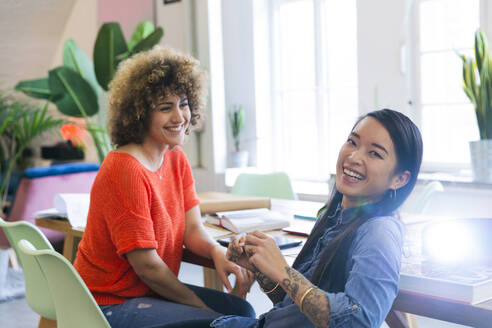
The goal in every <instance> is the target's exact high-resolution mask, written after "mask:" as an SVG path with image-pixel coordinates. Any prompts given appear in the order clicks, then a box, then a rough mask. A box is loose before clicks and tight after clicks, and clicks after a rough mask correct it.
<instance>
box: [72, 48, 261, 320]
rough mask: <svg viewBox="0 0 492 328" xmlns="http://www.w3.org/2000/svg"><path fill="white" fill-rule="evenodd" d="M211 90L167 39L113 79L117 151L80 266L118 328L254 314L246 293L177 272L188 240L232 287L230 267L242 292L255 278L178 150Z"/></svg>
mask: <svg viewBox="0 0 492 328" xmlns="http://www.w3.org/2000/svg"><path fill="white" fill-rule="evenodd" d="M206 88H207V85H206V79H205V74H204V72H203V71H202V70H201V69H200V68H199V63H198V61H196V60H195V59H193V58H191V57H189V56H185V55H182V54H179V53H177V52H175V51H174V50H171V49H165V48H161V47H155V48H154V49H152V50H150V51H146V52H142V53H139V54H136V55H135V56H133V57H131V58H130V59H127V60H125V61H124V62H122V63H121V64H120V66H119V68H118V71H117V73H116V74H115V77H114V79H113V81H112V82H111V84H110V87H109V113H108V127H109V131H110V136H111V141H112V143H113V144H114V145H115V147H116V150H114V151H111V152H110V153H109V154H108V155H107V157H106V158H105V160H104V162H103V164H102V165H101V168H100V170H99V172H98V175H97V177H96V179H95V181H94V185H93V187H92V190H91V199H90V208H89V214H88V219H87V226H86V228H85V232H84V236H83V238H82V241H81V242H80V244H79V248H78V253H77V257H76V260H75V268H76V269H77V271H78V272H79V273H80V275H81V277H82V278H83V279H84V281H85V283H86V284H87V286H88V288H89V290H90V291H91V292H92V294H93V295H94V298H95V299H96V301H97V303H98V304H99V305H100V307H101V309H102V311H103V313H104V315H105V316H106V318H107V319H108V322H109V323H110V325H111V326H112V327H155V326H165V325H166V324H171V323H176V324H179V325H180V326H183V325H184V324H185V323H188V324H189V325H190V326H192V327H200V326H201V325H205V326H208V323H210V322H211V321H212V320H213V319H214V318H216V317H218V316H220V315H222V314H237V315H242V316H248V317H254V315H255V314H254V311H253V309H252V307H251V305H250V304H249V303H247V302H246V301H244V300H243V299H241V298H240V297H237V296H235V295H230V294H225V293H222V292H218V291H214V290H210V289H206V288H202V287H197V286H191V285H185V284H183V283H181V282H180V281H179V280H178V278H177V276H178V272H179V267H180V264H181V257H182V252H183V246H186V248H187V249H189V250H191V251H192V252H194V253H196V254H199V255H201V256H205V257H208V258H211V259H212V260H213V261H214V264H215V268H216V270H217V272H218V274H219V275H220V277H221V279H222V281H223V283H224V285H225V286H226V288H227V289H228V290H229V291H231V289H232V288H231V285H230V282H229V281H228V278H227V276H228V275H229V274H230V273H234V274H235V275H236V280H237V282H238V285H239V292H240V294H241V296H242V297H244V296H245V294H246V293H247V292H248V290H249V287H250V285H251V280H252V276H251V275H249V274H248V272H247V270H245V269H243V268H240V267H239V266H238V265H237V264H235V263H233V262H230V261H228V260H227V259H226V257H225V250H224V249H223V248H222V247H221V246H219V245H218V244H217V243H216V242H215V241H214V240H212V239H211V238H210V237H209V236H208V234H207V232H206V231H205V230H204V229H203V226H202V224H201V221H200V209H199V206H198V204H199V200H198V198H197V196H196V193H195V186H194V180H193V177H192V173H191V169H190V166H189V164H188V161H187V159H186V156H185V154H184V153H183V151H182V150H181V148H180V145H181V144H182V143H183V142H184V140H185V135H187V134H189V132H190V129H191V128H192V127H193V126H195V125H196V124H197V123H198V122H199V119H200V113H201V111H202V109H203V107H204V105H205V99H206Z"/></svg>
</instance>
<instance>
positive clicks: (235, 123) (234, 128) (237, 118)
mask: <svg viewBox="0 0 492 328" xmlns="http://www.w3.org/2000/svg"><path fill="white" fill-rule="evenodd" d="M228 114H229V124H230V125H231V132H232V138H233V139H234V151H233V152H232V153H231V166H232V167H244V166H247V165H248V152H247V151H246V150H241V148H240V138H239V137H240V135H241V132H242V131H243V128H244V111H243V106H241V105H233V106H231V107H229V113H228Z"/></svg>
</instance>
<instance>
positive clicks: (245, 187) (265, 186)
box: [231, 172, 297, 200]
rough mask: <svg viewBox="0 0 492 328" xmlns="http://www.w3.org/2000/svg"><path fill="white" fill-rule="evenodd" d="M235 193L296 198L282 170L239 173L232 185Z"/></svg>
mask: <svg viewBox="0 0 492 328" xmlns="http://www.w3.org/2000/svg"><path fill="white" fill-rule="evenodd" d="M231 193H233V194H237V195H248V196H262V197H272V198H281V199H292V200H294V199H297V195H296V193H295V192H294V190H293V189H292V184H291V183H290V178H289V176H288V175H287V174H285V173H284V172H276V173H268V174H252V173H241V174H240V175H239V176H238V177H237V179H236V182H235V183H234V186H233V187H232V190H231Z"/></svg>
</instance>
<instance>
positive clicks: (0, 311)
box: [0, 263, 465, 328]
mask: <svg viewBox="0 0 492 328" xmlns="http://www.w3.org/2000/svg"><path fill="white" fill-rule="evenodd" d="M179 278H180V280H181V281H183V282H186V283H191V284H196V285H203V275H202V269H201V267H199V266H196V265H191V264H187V263H184V264H183V266H182V268H181V271H180V275H179ZM247 300H248V301H249V302H250V303H251V304H252V305H253V307H254V309H255V311H256V313H257V314H261V313H263V312H265V311H267V310H268V309H270V307H271V303H270V301H269V299H268V298H267V297H266V296H265V295H264V294H263V293H262V292H261V291H260V290H259V288H258V286H257V285H256V284H255V285H254V286H253V288H252V290H251V293H250V294H248V297H247ZM38 321H39V316H38V315H37V314H36V313H35V312H33V311H32V310H31V309H30V308H29V306H28V305H27V302H26V300H25V298H22V299H17V300H13V301H10V302H4V303H0V327H2V328H35V327H37V324H38ZM417 321H418V326H419V328H461V327H465V326H460V325H454V324H449V323H446V322H442V321H437V320H432V319H427V318H421V317H418V318H417ZM382 327H384V328H386V327H387V325H386V324H383V326H382Z"/></svg>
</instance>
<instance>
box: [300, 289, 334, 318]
mask: <svg viewBox="0 0 492 328" xmlns="http://www.w3.org/2000/svg"><path fill="white" fill-rule="evenodd" d="M302 311H303V312H304V314H305V315H306V317H307V318H308V319H309V320H310V321H311V322H312V323H313V324H314V325H315V326H316V327H328V324H329V323H330V302H329V301H328V298H327V297H326V294H325V292H323V291H322V290H321V289H318V288H314V289H313V290H312V291H310V292H309V294H307V295H306V297H305V298H304V300H303V301H302Z"/></svg>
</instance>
